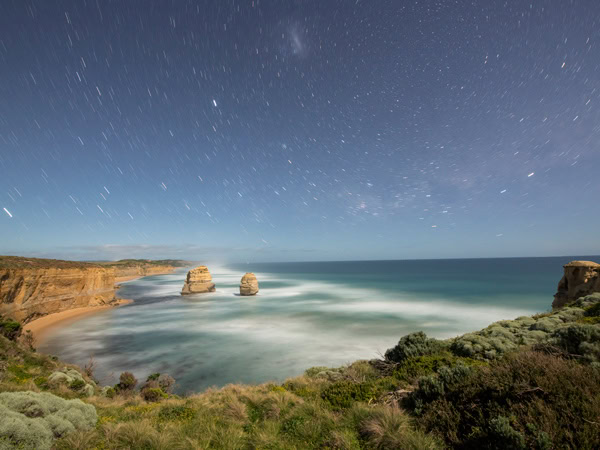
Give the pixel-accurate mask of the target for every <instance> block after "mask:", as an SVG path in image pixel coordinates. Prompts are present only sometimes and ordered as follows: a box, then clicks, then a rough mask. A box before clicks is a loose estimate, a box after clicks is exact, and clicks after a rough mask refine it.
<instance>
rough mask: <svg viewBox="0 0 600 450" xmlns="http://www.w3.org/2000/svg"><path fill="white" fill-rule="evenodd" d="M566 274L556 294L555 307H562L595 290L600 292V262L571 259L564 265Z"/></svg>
mask: <svg viewBox="0 0 600 450" xmlns="http://www.w3.org/2000/svg"><path fill="white" fill-rule="evenodd" d="M563 267H564V269H565V274H564V276H563V277H562V279H561V280H560V282H559V283H558V290H557V292H556V294H554V301H553V302H552V307H553V308H560V307H562V306H564V305H566V304H567V303H570V302H572V301H575V300H577V299H578V298H579V297H583V296H586V295H589V294H593V293H594V292H600V264H598V263H595V262H592V261H571V262H570V263H569V264H566V265H565V266H563Z"/></svg>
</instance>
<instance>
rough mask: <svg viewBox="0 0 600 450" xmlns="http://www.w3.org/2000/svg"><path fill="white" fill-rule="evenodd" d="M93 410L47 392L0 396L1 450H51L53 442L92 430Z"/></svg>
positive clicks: (94, 419) (94, 414)
mask: <svg viewBox="0 0 600 450" xmlns="http://www.w3.org/2000/svg"><path fill="white" fill-rule="evenodd" d="M97 420H98V416H97V414H96V409H95V408H94V407H93V406H92V405H87V404H85V403H83V402H82V401H81V400H65V399H63V398H60V397H57V396H56V395H53V394H50V393H47V392H41V393H38V392H30V391H27V392H4V393H1V394H0V449H5V448H19V449H40V450H44V449H50V448H51V447H52V442H53V441H54V439H57V438H60V437H62V436H64V435H66V434H68V433H71V432H73V431H78V430H79V431H84V430H89V429H90V428H93V427H94V425H95V424H96V422H97Z"/></svg>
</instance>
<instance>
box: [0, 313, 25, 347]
mask: <svg viewBox="0 0 600 450" xmlns="http://www.w3.org/2000/svg"><path fill="white" fill-rule="evenodd" d="M21 331H22V328H21V324H20V323H19V322H17V321H15V320H12V319H9V318H6V319H5V318H4V317H2V316H0V335H2V336H4V337H5V338H7V339H10V340H11V341H14V340H16V339H17V338H18V337H19V336H21Z"/></svg>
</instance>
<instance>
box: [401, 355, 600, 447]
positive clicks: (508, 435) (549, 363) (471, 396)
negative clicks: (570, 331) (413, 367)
mask: <svg viewBox="0 0 600 450" xmlns="http://www.w3.org/2000/svg"><path fill="white" fill-rule="evenodd" d="M428 378H429V377H428ZM432 378H434V377H431V378H430V379H428V380H427V381H423V384H421V383H420V384H419V389H418V392H417V393H416V394H417V395H416V399H417V400H418V401H417V402H415V403H414V404H413V406H414V407H415V408H420V411H416V412H420V414H421V415H420V418H419V423H420V424H421V426H423V427H424V429H425V430H426V431H434V432H436V433H438V434H440V435H441V436H443V437H444V439H445V440H446V443H447V445H448V446H450V447H461V448H539V449H542V448H544V449H547V448H589V449H591V448H597V445H596V444H597V443H598V442H600V427H598V425H597V424H596V422H597V420H598V417H600V371H599V370H598V369H595V368H594V367H590V366H586V365H582V364H579V363H577V362H575V361H572V360H565V359H563V358H558V357H555V356H552V355H548V354H544V353H540V352H533V351H521V352H518V353H515V354H509V355H506V356H505V357H504V358H502V359H499V360H497V361H494V362H492V363H490V364H489V365H487V366H482V367H479V368H477V370H472V371H471V372H470V373H469V374H467V375H466V376H464V377H459V378H461V379H458V378H457V379H455V380H454V381H453V382H450V383H448V382H447V380H445V381H442V380H437V381H435V380H433V379H432ZM521 443H524V444H523V446H521Z"/></svg>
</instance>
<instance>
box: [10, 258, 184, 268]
mask: <svg viewBox="0 0 600 450" xmlns="http://www.w3.org/2000/svg"><path fill="white" fill-rule="evenodd" d="M188 265H189V263H188V262H187V261H182V260H179V259H160V260H152V259H121V260H120V261H90V262H84V261H66V260H60V259H44V258H27V257H23V256H0V269H52V268H57V269H85V268H92V267H114V268H125V267H138V266H173V267H185V266H188Z"/></svg>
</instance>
